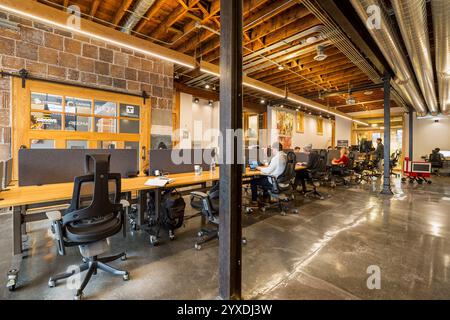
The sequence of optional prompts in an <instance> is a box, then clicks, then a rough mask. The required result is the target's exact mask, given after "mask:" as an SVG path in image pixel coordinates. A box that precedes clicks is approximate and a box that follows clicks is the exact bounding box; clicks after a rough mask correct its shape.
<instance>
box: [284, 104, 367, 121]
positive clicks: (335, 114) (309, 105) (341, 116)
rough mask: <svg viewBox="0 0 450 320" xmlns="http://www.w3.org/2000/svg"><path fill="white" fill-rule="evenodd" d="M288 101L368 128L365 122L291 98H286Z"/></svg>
mask: <svg viewBox="0 0 450 320" xmlns="http://www.w3.org/2000/svg"><path fill="white" fill-rule="evenodd" d="M288 100H290V101H293V102H296V103H299V104H303V105H306V106H308V107H310V108H313V109H316V110H320V111H323V112H326V113H329V114H332V115H334V116H336V117H340V118H344V119H347V120H350V121H354V122H356V123H359V124H361V125H365V126H368V124H367V123H365V122H362V121H359V120H356V119H353V118H351V117H347V116H344V115H342V114H339V113H336V112H333V111H330V110H327V109H324V108H320V107H318V106H316V105H313V104H310V103H307V102H305V101H300V100H297V99H295V98H292V97H288Z"/></svg>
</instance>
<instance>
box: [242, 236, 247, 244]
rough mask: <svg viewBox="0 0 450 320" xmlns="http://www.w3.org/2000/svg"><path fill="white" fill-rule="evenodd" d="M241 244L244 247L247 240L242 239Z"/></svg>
mask: <svg viewBox="0 0 450 320" xmlns="http://www.w3.org/2000/svg"><path fill="white" fill-rule="evenodd" d="M242 244H243V245H244V246H245V245H246V244H247V239H246V238H242Z"/></svg>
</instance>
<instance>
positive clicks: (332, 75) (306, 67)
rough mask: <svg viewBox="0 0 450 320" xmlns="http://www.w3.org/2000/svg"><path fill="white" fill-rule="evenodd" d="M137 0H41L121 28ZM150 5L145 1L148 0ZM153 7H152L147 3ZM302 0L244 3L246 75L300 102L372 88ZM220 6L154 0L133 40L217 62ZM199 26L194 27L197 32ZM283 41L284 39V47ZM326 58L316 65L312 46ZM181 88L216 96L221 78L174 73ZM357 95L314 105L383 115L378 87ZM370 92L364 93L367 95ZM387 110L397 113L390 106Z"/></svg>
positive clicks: (215, 0) (213, 1)
mask: <svg viewBox="0 0 450 320" xmlns="http://www.w3.org/2000/svg"><path fill="white" fill-rule="evenodd" d="M139 1H141V0H102V1H100V0H39V2H41V3H44V4H47V5H54V6H55V7H58V8H59V9H63V7H67V6H69V5H77V6H79V7H80V9H81V12H82V14H83V16H84V17H88V18H90V19H92V20H94V21H96V22H98V23H102V24H106V25H109V26H110V27H114V28H116V29H120V27H121V26H123V25H124V24H125V22H126V21H127V19H128V18H129V17H130V16H131V14H132V11H133V10H134V9H135V8H136V5H137V3H138V2H139ZM147 1H149V0H147ZM150 2H152V1H150ZM301 2H302V1H300V0H244V72H245V73H246V74H247V75H248V76H251V77H253V78H255V79H258V80H261V81H263V82H266V83H268V84H270V85H273V86H275V87H278V88H281V89H287V90H289V91H290V92H293V93H296V94H298V95H301V96H309V97H312V96H317V95H318V93H319V92H326V91H328V92H329V91H335V90H336V91H338V90H340V91H343V90H347V89H348V88H350V87H358V86H362V85H369V84H372V83H373V82H372V81H371V80H370V79H369V77H368V76H367V75H366V74H365V73H364V72H363V71H361V70H360V69H359V68H358V67H357V66H356V65H355V64H353V63H352V62H351V61H350V60H349V59H348V58H347V56H346V55H345V54H344V53H343V52H341V51H340V50H339V49H338V48H337V47H336V46H334V45H333V44H332V42H331V41H329V40H328V39H327V38H326V36H324V35H323V34H322V33H321V32H320V28H321V26H322V25H321V21H319V20H318V19H317V18H316V17H315V16H314V15H313V14H312V13H311V12H310V11H309V10H308V9H307V8H306V7H305V6H304V5H303V4H302V3H301ZM219 9H220V0H155V1H153V4H152V5H151V6H150V8H149V9H148V10H147V12H146V13H145V15H144V17H139V18H138V22H137V23H136V24H135V26H134V28H133V31H132V34H134V35H135V36H138V37H142V38H146V39H148V40H149V41H152V42H155V43H157V44H160V45H163V46H166V47H168V48H171V49H174V50H177V51H180V52H184V53H186V54H188V55H191V56H194V57H196V58H197V59H199V60H206V61H208V62H212V63H215V64H219V56H220V37H219V34H218V33H219V31H220V12H219ZM199 25H201V26H202V27H201V28H199V27H198V26H199ZM286 40H288V41H286ZM319 44H321V45H324V48H325V49H324V53H325V54H326V55H327V58H326V59H325V60H323V61H316V60H315V59H314V57H315V56H316V55H317V45H319ZM175 72H176V77H175V78H176V81H178V82H180V83H182V84H183V85H188V86H193V87H198V88H202V89H205V86H207V85H209V90H212V89H213V88H216V90H218V85H219V83H218V79H215V78H214V77H208V76H205V75H202V74H201V72H200V71H199V70H193V71H192V70H187V69H185V68H182V67H179V68H176V69H175ZM372 91H373V92H372V93H371V94H370V95H369V94H364V92H358V93H354V94H353V96H354V97H355V98H356V102H357V104H355V105H350V106H347V105H346V99H347V98H348V94H347V93H341V94H339V95H335V96H327V97H325V98H318V97H314V100H316V101H318V102H319V103H322V104H324V105H327V104H328V105H329V106H330V107H337V108H338V110H340V111H342V112H354V111H364V110H373V109H380V108H382V106H383V102H382V101H381V100H382V99H383V92H382V90H381V89H375V90H372ZM366 93H367V92H366ZM245 94H246V95H245V100H246V101H248V102H253V103H259V101H260V99H261V98H264V99H265V100H266V101H270V99H271V98H270V96H267V95H266V96H264V95H261V93H259V92H257V91H254V90H248V89H246V90H245ZM392 107H397V104H396V103H395V102H393V103H392Z"/></svg>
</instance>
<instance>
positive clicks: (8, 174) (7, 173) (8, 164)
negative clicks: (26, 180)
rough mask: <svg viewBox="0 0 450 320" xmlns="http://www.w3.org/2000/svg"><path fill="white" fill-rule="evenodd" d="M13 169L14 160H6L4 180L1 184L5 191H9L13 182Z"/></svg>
mask: <svg viewBox="0 0 450 320" xmlns="http://www.w3.org/2000/svg"><path fill="white" fill-rule="evenodd" d="M12 167H13V162H12V158H9V159H8V160H5V163H4V168H3V179H2V180H1V183H3V189H7V188H8V186H9V184H10V183H11V180H12Z"/></svg>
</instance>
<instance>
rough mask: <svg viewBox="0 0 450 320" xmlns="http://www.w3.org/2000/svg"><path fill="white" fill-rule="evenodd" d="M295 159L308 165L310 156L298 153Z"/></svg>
mask: <svg viewBox="0 0 450 320" xmlns="http://www.w3.org/2000/svg"><path fill="white" fill-rule="evenodd" d="M295 158H296V161H297V162H301V163H308V161H309V154H308V153H305V152H297V153H295Z"/></svg>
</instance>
